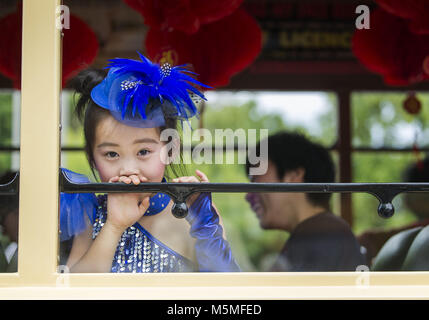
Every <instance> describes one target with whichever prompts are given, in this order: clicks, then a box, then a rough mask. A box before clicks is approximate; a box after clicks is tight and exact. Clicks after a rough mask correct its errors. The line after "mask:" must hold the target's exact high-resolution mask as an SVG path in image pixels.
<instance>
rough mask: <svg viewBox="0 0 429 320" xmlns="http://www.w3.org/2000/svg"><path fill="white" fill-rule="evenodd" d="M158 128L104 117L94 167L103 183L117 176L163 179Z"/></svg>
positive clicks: (96, 141) (163, 166) (97, 135)
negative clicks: (134, 125) (136, 125)
mask: <svg viewBox="0 0 429 320" xmlns="http://www.w3.org/2000/svg"><path fill="white" fill-rule="evenodd" d="M163 146H164V142H162V141H160V139H159V132H158V129H156V128H135V127H130V126H126V125H124V124H122V123H120V122H118V121H116V120H115V119H114V118H113V117H112V116H108V117H106V118H105V119H103V120H102V121H101V122H100V123H99V124H98V126H97V128H96V131H95V143H94V149H93V155H94V161H95V168H96V170H97V171H98V173H99V175H100V179H101V182H109V180H110V178H112V177H115V176H130V175H132V174H136V175H139V174H141V175H143V176H145V177H146V178H147V179H148V180H149V182H161V180H162V178H163V176H164V171H165V164H164V163H165V162H163V161H161V148H162V147H163Z"/></svg>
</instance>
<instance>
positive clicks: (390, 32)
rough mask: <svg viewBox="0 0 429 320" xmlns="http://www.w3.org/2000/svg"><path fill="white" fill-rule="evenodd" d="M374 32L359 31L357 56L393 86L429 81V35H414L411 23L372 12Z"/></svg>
mask: <svg viewBox="0 0 429 320" xmlns="http://www.w3.org/2000/svg"><path fill="white" fill-rule="evenodd" d="M370 21H371V28H370V29H368V30H367V29H362V30H356V31H355V34H354V36H353V39H352V49H353V52H354V54H355V56H356V57H357V58H358V59H359V60H360V61H361V62H362V63H363V64H364V65H365V66H366V67H367V68H368V69H370V70H371V71H373V72H376V73H379V74H381V75H382V76H383V77H384V81H385V83H386V84H389V85H408V84H411V83H414V82H418V81H422V80H425V79H428V78H429V73H428V72H427V71H428V69H427V59H428V57H429V35H418V34H415V33H412V32H410V30H409V28H408V22H407V21H406V20H404V19H402V18H399V17H397V16H394V15H391V14H389V13H387V12H386V11H384V10H381V9H376V10H373V11H372V12H371V17H370Z"/></svg>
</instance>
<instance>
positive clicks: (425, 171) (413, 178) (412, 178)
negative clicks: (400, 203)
mask: <svg viewBox="0 0 429 320" xmlns="http://www.w3.org/2000/svg"><path fill="white" fill-rule="evenodd" d="M402 180H403V181H404V182H429V154H428V155H426V157H425V158H424V160H422V161H421V162H413V163H412V164H411V165H409V166H408V167H407V169H405V171H404V173H403V177H402Z"/></svg>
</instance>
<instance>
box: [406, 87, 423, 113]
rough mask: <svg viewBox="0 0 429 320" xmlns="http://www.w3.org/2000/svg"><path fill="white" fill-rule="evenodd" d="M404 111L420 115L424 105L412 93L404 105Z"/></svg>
mask: <svg viewBox="0 0 429 320" xmlns="http://www.w3.org/2000/svg"><path fill="white" fill-rule="evenodd" d="M403 107H404V110H405V111H407V112H408V113H409V114H418V113H419V112H420V110H421V109H422V103H421V102H420V100H419V99H417V97H416V95H415V93H414V92H411V93H410V94H409V95H408V97H407V99H405V101H404V104H403Z"/></svg>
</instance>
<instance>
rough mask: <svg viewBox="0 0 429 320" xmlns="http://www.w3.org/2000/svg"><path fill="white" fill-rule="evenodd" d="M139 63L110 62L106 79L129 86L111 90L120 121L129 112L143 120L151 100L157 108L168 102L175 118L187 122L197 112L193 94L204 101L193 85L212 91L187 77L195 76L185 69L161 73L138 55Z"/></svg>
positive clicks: (153, 64)
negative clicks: (118, 79)
mask: <svg viewBox="0 0 429 320" xmlns="http://www.w3.org/2000/svg"><path fill="white" fill-rule="evenodd" d="M138 55H139V57H140V59H141V61H137V60H131V59H121V58H116V59H111V60H109V61H110V63H109V64H108V68H111V69H112V70H111V71H112V72H111V73H109V75H108V77H127V75H128V74H129V75H130V78H129V80H128V81H130V83H132V85H131V86H130V87H127V89H122V88H112V90H119V92H118V93H117V96H118V100H117V101H118V102H119V104H120V109H121V115H122V118H124V117H125V115H126V114H127V110H128V108H130V107H131V108H132V109H131V114H132V115H133V116H134V115H135V113H136V111H137V110H138V112H139V113H140V115H141V117H142V118H143V119H146V118H147V115H146V112H145V106H146V105H147V104H148V103H149V102H150V101H151V100H153V99H155V100H159V102H160V104H162V103H164V100H167V101H169V102H170V103H171V105H173V106H174V107H175V108H176V111H177V116H178V117H180V118H183V119H186V120H187V119H189V118H190V117H192V116H194V115H196V114H197V112H198V111H197V108H196V107H195V104H194V102H193V101H192V99H191V98H190V96H189V94H190V93H193V94H195V95H197V96H199V97H200V98H202V99H204V100H206V98H205V97H204V95H203V93H201V92H200V91H199V90H198V89H197V88H195V85H197V86H201V87H204V88H211V87H209V86H207V85H205V84H203V83H201V82H199V81H197V80H196V79H194V78H193V77H192V76H190V75H196V74H195V73H194V72H191V71H190V70H188V69H187V65H180V66H175V67H172V68H171V69H170V68H167V71H165V69H164V72H163V71H162V69H161V67H160V66H159V65H158V64H155V63H152V62H151V61H150V60H149V59H147V58H146V57H145V56H143V55H142V54H141V53H138Z"/></svg>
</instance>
